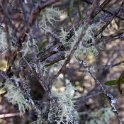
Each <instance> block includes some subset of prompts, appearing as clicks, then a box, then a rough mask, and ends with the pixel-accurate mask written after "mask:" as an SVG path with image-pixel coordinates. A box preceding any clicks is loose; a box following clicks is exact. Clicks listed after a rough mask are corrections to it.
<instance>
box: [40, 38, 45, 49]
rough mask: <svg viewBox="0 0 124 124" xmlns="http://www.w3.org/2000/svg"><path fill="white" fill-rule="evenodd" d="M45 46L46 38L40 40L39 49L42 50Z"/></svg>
mask: <svg viewBox="0 0 124 124" xmlns="http://www.w3.org/2000/svg"><path fill="white" fill-rule="evenodd" d="M45 46H46V40H44V41H41V43H40V45H39V51H41V50H43V49H44V48H45Z"/></svg>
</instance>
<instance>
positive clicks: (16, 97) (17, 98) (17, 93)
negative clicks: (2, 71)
mask: <svg viewBox="0 0 124 124" xmlns="http://www.w3.org/2000/svg"><path fill="white" fill-rule="evenodd" d="M4 88H5V89H6V90H7V94H5V97H6V98H7V100H8V101H9V102H10V103H12V104H13V105H18V108H19V111H20V112H22V113H25V110H26V109H29V108H30V105H29V104H28V103H27V101H26V99H25V97H24V95H23V93H22V91H21V89H20V88H19V87H17V86H16V85H15V84H14V83H13V82H12V81H11V80H10V79H7V80H6V82H5V86H4Z"/></svg>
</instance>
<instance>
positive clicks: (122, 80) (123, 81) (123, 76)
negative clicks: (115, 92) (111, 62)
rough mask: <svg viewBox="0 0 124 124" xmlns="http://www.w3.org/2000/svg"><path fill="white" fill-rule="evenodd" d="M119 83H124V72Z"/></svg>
mask: <svg viewBox="0 0 124 124" xmlns="http://www.w3.org/2000/svg"><path fill="white" fill-rule="evenodd" d="M118 83H120V84H123V83H124V71H123V72H122V73H121V75H120V77H119V79H118Z"/></svg>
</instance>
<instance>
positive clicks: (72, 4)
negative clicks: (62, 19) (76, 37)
mask: <svg viewBox="0 0 124 124" xmlns="http://www.w3.org/2000/svg"><path fill="white" fill-rule="evenodd" d="M73 8H74V0H71V1H70V4H69V9H68V17H69V21H70V22H72V19H71V14H72V12H73Z"/></svg>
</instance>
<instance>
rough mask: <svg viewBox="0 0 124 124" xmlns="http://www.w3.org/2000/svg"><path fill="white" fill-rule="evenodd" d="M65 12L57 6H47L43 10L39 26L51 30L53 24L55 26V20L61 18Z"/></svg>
mask: <svg viewBox="0 0 124 124" xmlns="http://www.w3.org/2000/svg"><path fill="white" fill-rule="evenodd" d="M62 13H63V12H62V11H60V10H58V9H57V8H53V7H51V8H46V9H45V10H44V11H42V12H41V16H40V23H39V27H41V29H42V28H43V29H45V30H46V31H48V32H49V31H51V26H53V24H54V22H55V21H59V20H60V16H61V14H62Z"/></svg>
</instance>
